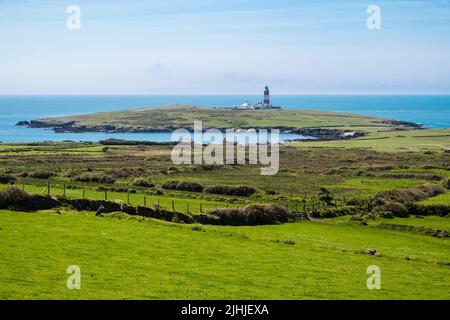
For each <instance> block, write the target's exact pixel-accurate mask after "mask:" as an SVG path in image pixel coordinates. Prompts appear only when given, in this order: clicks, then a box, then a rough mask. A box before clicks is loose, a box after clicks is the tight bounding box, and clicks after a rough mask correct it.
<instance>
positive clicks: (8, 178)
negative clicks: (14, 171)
mask: <svg viewBox="0 0 450 320" xmlns="http://www.w3.org/2000/svg"><path fill="white" fill-rule="evenodd" d="M15 181H16V178H15V177H14V176H12V175H10V174H6V173H0V183H2V184H8V183H14V182H15Z"/></svg>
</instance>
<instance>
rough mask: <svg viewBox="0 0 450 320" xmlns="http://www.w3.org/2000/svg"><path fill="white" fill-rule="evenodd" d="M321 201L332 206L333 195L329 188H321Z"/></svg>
mask: <svg viewBox="0 0 450 320" xmlns="http://www.w3.org/2000/svg"><path fill="white" fill-rule="evenodd" d="M319 200H320V201H323V202H325V203H326V204H327V205H331V204H332V203H333V194H332V193H331V192H330V191H329V190H328V189H327V188H324V187H320V192H319Z"/></svg>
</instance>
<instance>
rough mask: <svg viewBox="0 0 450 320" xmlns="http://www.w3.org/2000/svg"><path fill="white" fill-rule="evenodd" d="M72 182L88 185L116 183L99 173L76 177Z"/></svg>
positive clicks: (111, 178) (109, 177)
mask: <svg viewBox="0 0 450 320" xmlns="http://www.w3.org/2000/svg"><path fill="white" fill-rule="evenodd" d="M74 180H75V181H79V182H90V183H114V182H115V181H116V179H114V178H113V177H111V176H108V175H105V174H101V173H85V174H81V175H78V176H76V177H75V178H74Z"/></svg>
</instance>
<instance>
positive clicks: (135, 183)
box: [132, 178, 155, 188]
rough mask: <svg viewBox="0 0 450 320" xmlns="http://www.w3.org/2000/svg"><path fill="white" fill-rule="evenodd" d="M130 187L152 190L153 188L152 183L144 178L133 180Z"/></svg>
mask: <svg viewBox="0 0 450 320" xmlns="http://www.w3.org/2000/svg"><path fill="white" fill-rule="evenodd" d="M132 185H133V186H136V187H145V188H153V187H154V186H155V184H154V183H152V182H151V181H149V180H147V179H144V178H136V179H134V180H133V182H132Z"/></svg>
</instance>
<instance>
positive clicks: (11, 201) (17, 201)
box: [0, 187, 31, 210]
mask: <svg viewBox="0 0 450 320" xmlns="http://www.w3.org/2000/svg"><path fill="white" fill-rule="evenodd" d="M30 200H31V195H30V194H28V193H27V192H25V191H23V190H22V189H19V188H17V187H8V188H6V189H4V190H2V191H0V208H3V209H15V210H18V209H22V208H25V207H27V206H28V205H29V202H30Z"/></svg>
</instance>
